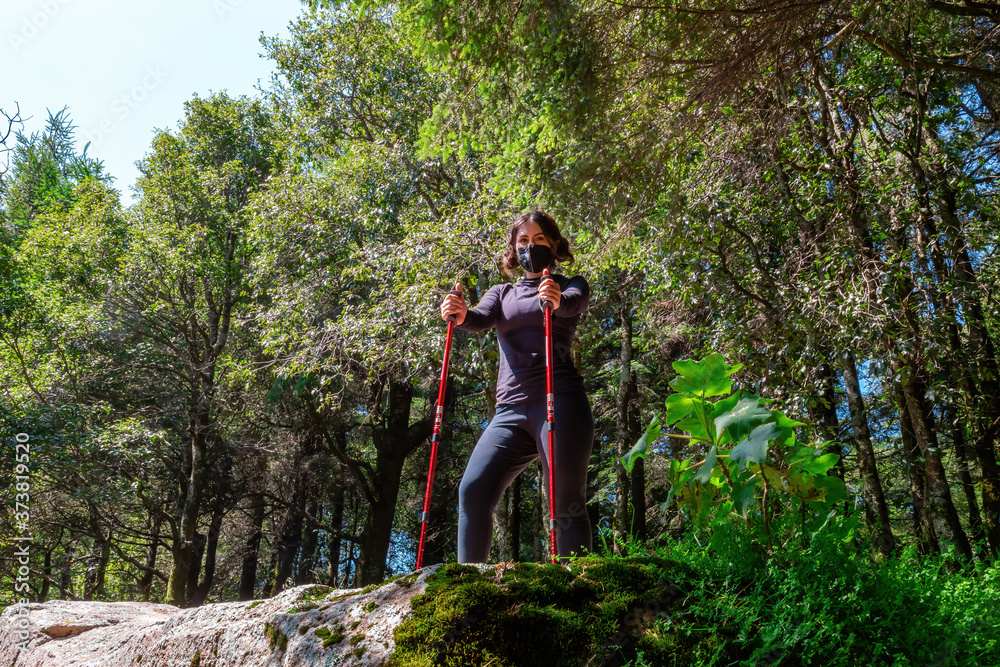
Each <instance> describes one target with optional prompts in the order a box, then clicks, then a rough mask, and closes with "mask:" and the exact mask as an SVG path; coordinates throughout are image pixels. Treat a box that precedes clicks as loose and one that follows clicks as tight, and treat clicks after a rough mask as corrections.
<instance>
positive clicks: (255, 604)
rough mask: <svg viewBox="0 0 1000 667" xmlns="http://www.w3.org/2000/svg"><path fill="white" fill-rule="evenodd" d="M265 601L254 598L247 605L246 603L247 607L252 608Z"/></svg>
mask: <svg viewBox="0 0 1000 667" xmlns="http://www.w3.org/2000/svg"><path fill="white" fill-rule="evenodd" d="M265 602H267V600H256V601H254V602H251V603H250V604H249V605H247V609H253V608H254V607H256V606H258V605H262V604H264V603H265Z"/></svg>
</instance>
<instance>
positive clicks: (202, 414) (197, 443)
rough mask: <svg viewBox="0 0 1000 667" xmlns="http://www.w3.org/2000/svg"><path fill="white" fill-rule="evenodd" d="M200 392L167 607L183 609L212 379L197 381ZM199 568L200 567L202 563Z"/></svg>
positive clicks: (193, 414) (201, 486)
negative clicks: (169, 605)
mask: <svg viewBox="0 0 1000 667" xmlns="http://www.w3.org/2000/svg"><path fill="white" fill-rule="evenodd" d="M195 382H196V383H197V385H198V386H199V388H200V389H201V391H200V392H199V393H198V394H197V395H196V396H193V397H192V400H193V404H192V406H191V408H190V410H189V420H188V423H189V437H190V439H191V448H190V451H189V456H188V460H187V461H186V462H185V469H186V470H187V473H188V477H187V479H186V481H185V484H184V488H183V490H182V494H181V498H180V503H179V505H180V507H179V510H180V517H179V519H180V520H179V521H178V529H177V530H176V531H174V540H173V545H172V546H171V552H172V555H173V567H172V568H171V569H170V577H169V578H168V580H167V595H166V598H165V599H164V602H165V603H166V604H172V605H177V606H183V605H184V603H185V601H186V600H187V590H188V589H187V585H188V581H189V580H190V578H191V568H192V567H193V566H194V564H193V560H194V549H195V539H196V538H195V534H196V533H197V532H198V516H199V514H200V511H201V496H202V493H203V492H204V490H205V461H206V458H207V453H208V437H209V431H210V429H211V424H212V416H211V413H210V405H211V402H212V398H211V397H212V393H213V389H214V387H213V384H212V382H211V380H210V379H207V378H204V377H199V378H198V379H196V380H195ZM199 565H200V563H199Z"/></svg>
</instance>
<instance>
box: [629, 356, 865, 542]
mask: <svg viewBox="0 0 1000 667" xmlns="http://www.w3.org/2000/svg"><path fill="white" fill-rule="evenodd" d="M673 367H674V370H676V371H677V374H678V377H677V378H676V379H674V380H673V381H672V382H671V383H670V386H671V387H672V388H673V389H674V391H675V392H676V393H674V394H672V395H671V396H670V397H669V398H667V400H666V403H665V405H664V412H662V413H658V414H657V415H656V416H655V417H654V418H653V420H652V422H651V423H650V424H649V426H648V428H647V429H646V432H645V433H644V434H643V435H642V437H641V438H639V441H638V442H637V443H636V444H635V446H634V447H633V448H632V449H631V450H630V451H629V452H628V453H627V454H626V455H625V456H623V457H622V463H623V465H624V466H625V468H626V469H627V470H628V471H629V472H631V470H632V467H633V466H634V465H635V462H636V460H638V459H639V458H643V457H645V456H646V454H647V453H648V451H649V448H650V446H651V445H652V444H653V443H654V442H656V441H657V440H659V439H661V438H664V437H668V436H669V437H672V438H677V437H680V438H687V439H689V440H690V441H691V443H692V444H693V445H697V444H703V445H705V446H706V447H707V452H706V454H705V458H704V459H702V460H701V461H693V460H692V459H685V460H676V459H675V460H673V461H671V463H670V472H669V478H670V484H671V491H670V495H669V496H668V498H667V500H666V502H665V503H664V504H663V509H666V508H667V507H669V506H670V504H671V503H673V502H676V503H677V504H678V506H679V507H681V508H683V509H684V510H686V511H687V513H688V515H689V516H690V518H691V520H692V522H693V523H694V525H695V526H696V527H698V528H701V529H706V528H710V527H712V526H717V525H719V524H721V523H724V522H727V521H729V520H730V519H731V517H732V516H733V515H738V516H740V517H742V518H743V519H744V520H746V522H747V525H752V519H753V518H754V517H760V519H761V521H762V523H763V527H764V532H765V535H766V538H767V542H768V547H769V548H770V547H771V546H772V545H771V541H772V517H773V515H774V513H775V512H776V511H779V510H780V509H781V508H784V507H786V506H787V507H794V509H797V510H798V512H799V515H800V516H801V521H800V522H799V523H800V526H801V529H802V530H803V531H807V532H808V533H809V534H814V533H815V532H816V531H817V530H818V529H819V528H820V527H821V526H823V525H824V524H825V523H826V522H827V521H828V519H829V518H830V516H831V515H832V512H833V508H834V505H835V504H836V503H838V502H842V501H845V500H847V493H846V489H845V488H844V482H843V480H841V479H839V478H837V477H834V476H831V475H828V474H827V473H828V472H829V470H830V468H832V467H833V466H834V465H836V463H837V461H838V459H839V456H837V455H836V454H833V453H829V452H826V451H825V450H824V449H823V448H818V447H814V446H811V445H809V444H806V443H802V442H799V441H798V440H797V439H796V435H795V429H796V428H797V427H799V426H804V424H803V423H801V422H797V421H794V420H792V419H790V418H789V417H787V416H786V415H784V414H783V413H782V412H780V411H778V410H771V409H770V408H768V407H767V404H768V402H769V401H767V400H765V399H762V398H760V397H758V396H755V395H752V394H744V393H742V392H740V391H735V392H734V391H733V383H732V380H731V379H730V376H731V375H732V374H733V373H735V372H736V371H738V370H739V369H740V368H741V367H742V366H741V365H740V364H737V365H729V364H727V363H726V362H725V360H724V359H723V356H722V355H721V354H712V355H709V356H708V357H706V358H705V359H703V360H702V361H695V360H684V361H678V362H674V364H673ZM678 430H679V431H683V432H685V433H686V435H684V434H678V433H676V432H674V431H678ZM783 523H784V524H786V525H787V524H788V523H790V522H783Z"/></svg>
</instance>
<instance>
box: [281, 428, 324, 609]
mask: <svg viewBox="0 0 1000 667" xmlns="http://www.w3.org/2000/svg"><path fill="white" fill-rule="evenodd" d="M315 451H316V440H315V438H314V437H313V436H312V435H311V434H301V435H300V437H299V445H298V447H297V448H296V456H295V464H294V465H295V481H294V482H293V483H292V497H291V498H290V499H289V502H288V507H287V508H286V509H285V515H284V518H283V519H282V522H281V529H280V531H279V533H278V542H277V545H276V546H275V552H276V553H277V555H278V560H277V562H276V564H275V570H274V583H273V585H272V587H271V592H270V597H273V596H275V595H277V594H278V593H280V592H281V591H283V590H285V585H286V584H287V583H288V580H289V579H290V578H291V576H292V573H293V571H294V569H295V559H296V558H297V557H298V555H299V547H300V546H301V544H302V524H303V523H304V522H305V512H304V508H305V502H306V471H305V469H304V467H305V466H304V461H305V459H306V458H308V457H309V456H312V455H313V454H314V453H315Z"/></svg>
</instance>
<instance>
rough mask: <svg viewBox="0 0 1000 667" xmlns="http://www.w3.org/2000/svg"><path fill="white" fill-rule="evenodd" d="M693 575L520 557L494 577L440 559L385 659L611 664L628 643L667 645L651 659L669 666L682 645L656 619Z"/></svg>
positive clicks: (637, 564) (641, 565) (670, 567)
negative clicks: (666, 654) (665, 655)
mask: <svg viewBox="0 0 1000 667" xmlns="http://www.w3.org/2000/svg"><path fill="white" fill-rule="evenodd" d="M693 579H694V573H693V571H692V570H690V568H687V567H683V566H680V565H678V564H677V563H674V562H673V561H668V560H665V559H662V558H656V557H642V558H630V559H605V558H581V559H577V560H575V561H574V562H573V563H572V564H571V565H570V566H563V565H551V564H544V565H536V564H532V563H522V564H519V565H517V566H515V567H513V568H511V569H508V570H506V571H503V572H502V574H497V573H496V572H494V571H491V570H487V571H486V572H484V573H481V572H480V571H479V570H478V569H477V568H475V567H471V566H467V565H458V564H455V563H451V564H447V565H444V566H442V567H441V568H439V569H438V570H437V571H436V572H435V573H434V574H433V575H431V576H430V577H428V579H427V588H426V590H425V591H424V593H423V594H422V595H419V596H416V597H414V598H413V600H412V602H411V608H412V613H411V614H410V615H409V616H408V617H407V620H406V621H404V622H403V623H402V624H401V625H400V626H399V627H398V628H397V629H396V631H395V633H394V636H395V641H396V651H395V653H394V654H393V656H392V658H391V659H390V661H389V665H391V666H394V667H415V666H417V665H431V664H447V665H450V666H454V667H464V666H466V665H469V666H471V665H483V664H486V663H490V664H495V665H497V666H500V665H510V666H512V667H513V666H517V667H521V666H524V667H529V666H532V667H533V666H537V665H546V667H577V666H578V665H581V664H588V661H589V662H591V663H592V664H598V663H602V662H603V663H604V664H608V665H611V664H616V665H620V664H623V662H624V661H627V660H631V659H634V658H635V656H636V651H637V649H640V648H641V649H642V650H643V651H644V652H645V655H646V656H647V657H649V656H652V655H654V654H655V655H656V656H661V655H663V653H664V651H666V650H667V647H668V646H670V647H672V648H673V650H674V651H675V653H674V654H671V657H670V659H669V660H661V661H660V662H655V661H654V662H652V663H651V664H674V662H675V660H676V659H677V656H683V655H685V654H686V653H688V651H686V650H684V647H683V646H681V644H683V641H681V640H679V638H678V634H679V633H677V632H676V631H671V630H669V629H668V628H667V627H666V626H665V625H664V622H665V619H668V618H670V617H671V614H676V613H677V612H678V611H680V610H681V609H682V607H683V600H684V598H685V595H684V588H685V587H686V586H687V585H689V584H690V582H691V581H692V580H693ZM701 639H702V638H701V637H700V636H696V637H694V639H692V640H691V641H692V642H697V641H701ZM700 654H703V653H700ZM605 657H607V658H608V660H607V661H604V660H603V658H605ZM491 661H492V662H491ZM677 664H681V662H680V661H678V662H677Z"/></svg>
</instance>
